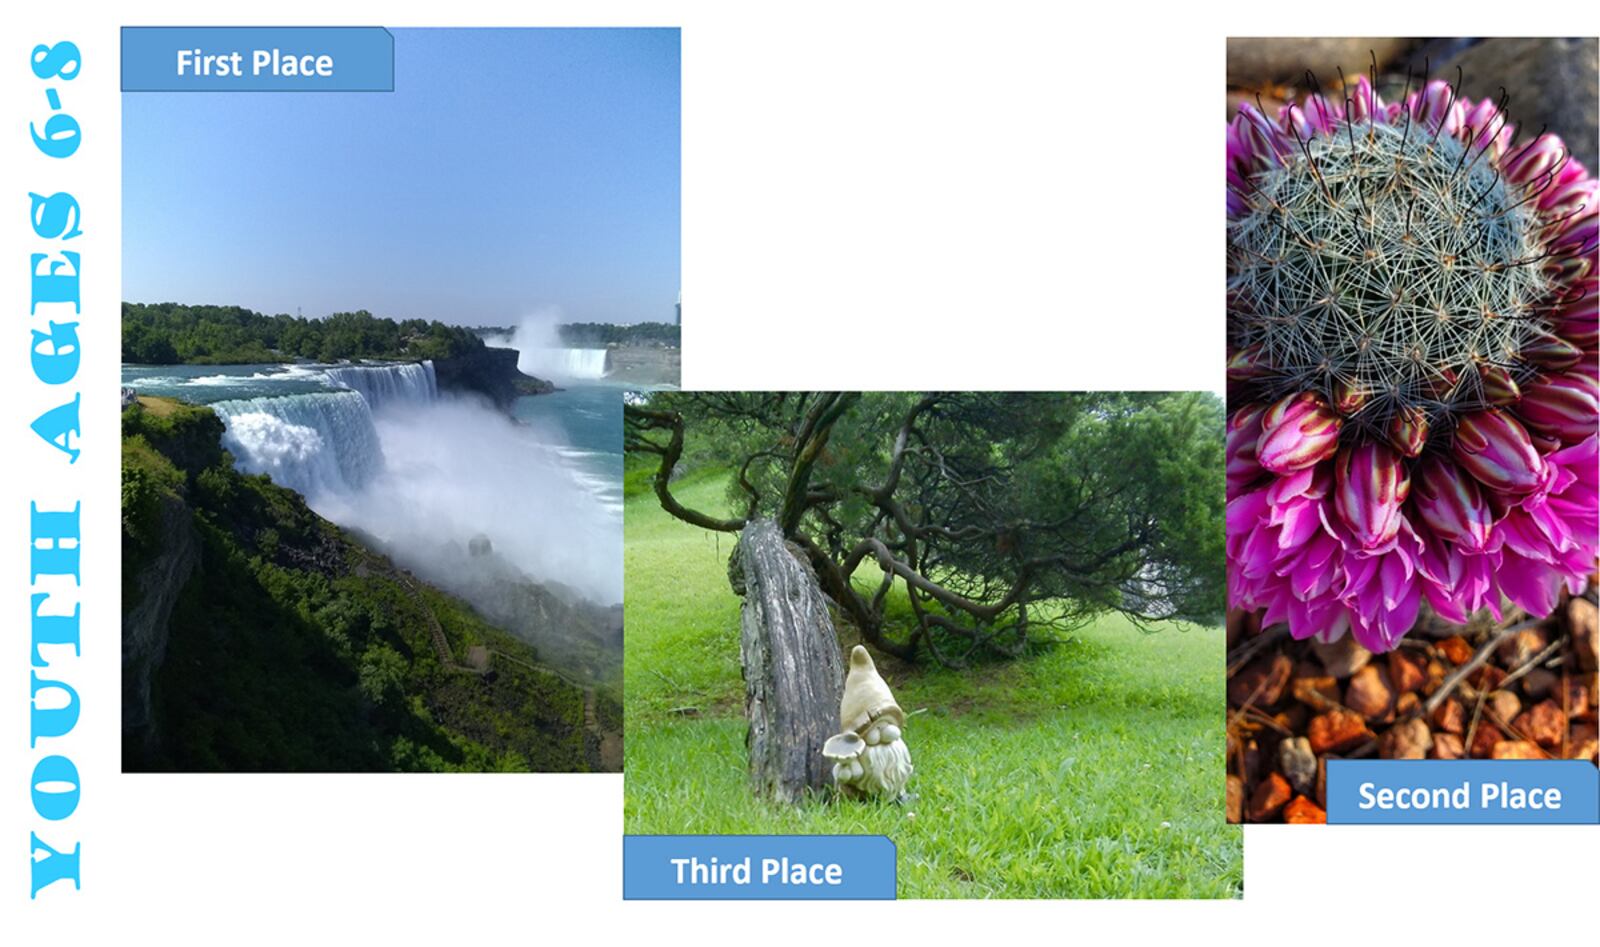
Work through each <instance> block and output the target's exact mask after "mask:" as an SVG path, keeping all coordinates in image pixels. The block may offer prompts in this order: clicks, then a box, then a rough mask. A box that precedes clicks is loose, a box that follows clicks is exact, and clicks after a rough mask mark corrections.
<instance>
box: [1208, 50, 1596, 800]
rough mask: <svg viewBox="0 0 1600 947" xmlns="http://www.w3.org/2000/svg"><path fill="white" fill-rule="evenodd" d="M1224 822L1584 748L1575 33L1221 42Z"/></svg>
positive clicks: (1589, 719) (1590, 88) (1591, 183)
mask: <svg viewBox="0 0 1600 947" xmlns="http://www.w3.org/2000/svg"><path fill="white" fill-rule="evenodd" d="M1228 63H1229V67H1228V68H1229V76H1228V84H1229V99H1228V102H1229V121H1228V126H1227V136H1226V139H1227V240H1228V253H1227V267H1228V270H1227V307H1228V309H1227V312H1228V330H1227V331H1228V367H1227V377H1228V422H1227V447H1226V454H1227V562H1228V600H1229V606H1230V608H1231V609H1232V610H1233V611H1232V614H1231V616H1230V622H1229V632H1230V647H1231V649H1232V650H1231V651H1230V656H1229V662H1228V670H1229V675H1230V683H1229V700H1230V714H1229V731H1228V732H1229V767H1230V778H1229V815H1230V817H1231V818H1232V819H1233V820H1235V821H1238V820H1240V819H1246V820H1249V821H1278V820H1284V821H1301V822H1316V821H1321V819H1322V809H1323V805H1324V801H1323V799H1322V796H1321V792H1322V789H1321V785H1322V776H1321V773H1322V770H1323V767H1322V764H1323V762H1324V761H1325V760H1326V758H1327V757H1328V756H1329V755H1343V756H1352V757H1353V756H1371V755H1377V756H1382V757H1395V758H1422V757H1424V756H1428V757H1432V758H1438V759H1453V758H1460V757H1468V756H1471V757H1492V758H1539V759H1544V758H1586V759H1590V760H1593V759H1594V758H1595V755H1596V749H1595V748H1596V741H1595V709H1594V698H1595V633H1594V625H1595V605H1594V591H1593V580H1594V577H1595V566H1596V555H1597V552H1600V511H1597V496H1600V494H1597V490H1600V475H1597V457H1600V446H1597V445H1600V437H1597V430H1596V428H1597V405H1600V381H1597V366H1596V351H1597V330H1596V297H1597V291H1596V290H1597V278H1600V277H1597V273H1596V253H1597V240H1600V236H1597V221H1600V200H1597V197H1600V183H1597V182H1596V179H1595V175H1594V171H1593V169H1594V167H1595V164H1594V161H1595V155H1594V148H1595V135H1596V133H1595V111H1596V91H1595V82H1596V45H1595V41H1594V40H1592V39H1590V40H1538V39H1489V40H1471V39H1453V40H1405V39H1367V38H1360V39H1348V40H1311V39H1307V40H1300V39H1261V38H1250V39H1233V40H1230V41H1229V55H1228Z"/></svg>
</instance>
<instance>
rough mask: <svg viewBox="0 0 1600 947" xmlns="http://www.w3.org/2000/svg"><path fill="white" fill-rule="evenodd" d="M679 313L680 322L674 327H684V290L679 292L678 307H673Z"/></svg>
mask: <svg viewBox="0 0 1600 947" xmlns="http://www.w3.org/2000/svg"><path fill="white" fill-rule="evenodd" d="M673 308H674V309H676V310H677V311H678V321H677V322H676V323H674V325H679V326H681V325H683V290H681V289H680V290H678V305H676V306H674V307H673Z"/></svg>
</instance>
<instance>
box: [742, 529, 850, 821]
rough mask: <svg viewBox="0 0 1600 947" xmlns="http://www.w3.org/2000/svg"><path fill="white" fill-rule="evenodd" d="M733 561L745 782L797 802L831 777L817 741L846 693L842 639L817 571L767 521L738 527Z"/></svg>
mask: <svg viewBox="0 0 1600 947" xmlns="http://www.w3.org/2000/svg"><path fill="white" fill-rule="evenodd" d="M729 566H730V569H729V572H730V575H729V578H730V579H731V580H732V582H733V586H734V590H735V591H737V592H739V593H740V594H741V595H743V596H744V607H743V608H742V609H741V610H740V638H739V660H740V663H741V665H742V667H743V672H744V709H745V717H746V719H748V720H749V722H750V729H749V731H748V733H746V735H745V748H746V749H747V750H748V751H749V754H750V786H751V788H752V789H753V790H754V791H755V793H756V794H757V795H758V796H766V797H771V798H773V799H777V800H779V801H782V802H795V801H797V800H798V799H800V797H801V796H802V795H803V794H804V793H805V791H806V790H807V789H823V788H824V787H826V786H827V784H828V777H829V767H828V765H827V760H826V758H824V757H823V755H822V744H823V743H825V742H826V741H827V739H828V737H830V736H833V734H834V733H836V732H837V731H838V729H839V698H840V696H841V694H842V693H843V690H844V668H843V661H842V660H841V658H840V656H839V636H838V634H837V632H835V631H834V627H833V622H832V620H831V619H830V618H829V616H828V602H827V599H826V598H824V597H823V595H822V590H821V589H820V588H819V587H818V585H817V578H816V576H815V575H814V574H813V573H812V572H811V568H810V566H809V565H808V564H807V563H806V561H805V559H804V557H803V556H802V555H800V554H798V553H797V552H795V551H793V550H791V548H790V546H789V544H788V543H787V542H785V541H784V538H783V534H782V533H781V532H780V531H779V529H778V524H777V523H776V522H774V521H773V520H770V519H762V520H756V521H754V522H752V523H750V525H748V526H746V527H745V528H744V530H743V532H741V533H740V535H739V545H738V548H737V549H736V550H734V555H733V561H732V562H731V563H730V564H729Z"/></svg>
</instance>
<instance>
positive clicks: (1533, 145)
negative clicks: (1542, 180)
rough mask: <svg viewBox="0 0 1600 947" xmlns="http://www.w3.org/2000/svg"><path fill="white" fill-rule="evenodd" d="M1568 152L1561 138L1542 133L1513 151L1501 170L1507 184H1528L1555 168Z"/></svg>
mask: <svg viewBox="0 0 1600 947" xmlns="http://www.w3.org/2000/svg"><path fill="white" fill-rule="evenodd" d="M1566 153H1567V148H1566V146H1565V145H1563V144H1562V143H1561V139H1560V138H1558V137H1556V136H1555V135H1540V136H1539V137H1538V138H1536V139H1534V140H1533V141H1532V142H1530V143H1528V144H1525V145H1522V146H1520V147H1518V148H1517V149H1516V150H1515V151H1513V152H1512V153H1511V159H1510V160H1509V161H1507V162H1506V163H1505V165H1504V166H1503V167H1502V168H1501V169H1500V170H1501V171H1502V173H1503V174H1504V176H1505V179H1506V183H1507V184H1527V183H1528V182H1530V181H1535V180H1537V179H1538V178H1539V177H1540V176H1541V175H1544V174H1546V173H1548V172H1550V171H1552V170H1554V169H1555V167H1556V165H1558V164H1560V163H1561V159H1562V157H1563V156H1564V155H1565V154H1566Z"/></svg>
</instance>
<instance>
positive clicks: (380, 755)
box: [123, 398, 595, 772]
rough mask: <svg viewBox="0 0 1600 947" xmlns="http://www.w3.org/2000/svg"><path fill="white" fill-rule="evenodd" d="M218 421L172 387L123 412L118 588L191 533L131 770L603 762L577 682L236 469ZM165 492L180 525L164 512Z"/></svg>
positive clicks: (155, 567)
mask: <svg viewBox="0 0 1600 947" xmlns="http://www.w3.org/2000/svg"><path fill="white" fill-rule="evenodd" d="M221 431H222V427H221V423H220V421H218V420H217V418H216V416H215V415H214V413H213V412H212V411H211V410H210V409H208V408H199V407H193V406H187V405H183V404H180V403H178V402H173V401H168V400H164V399H154V398H147V399H142V401H141V402H140V403H139V404H136V405H134V406H132V407H130V408H128V409H127V410H126V411H125V412H124V415H123V471H124V474H123V475H124V481H123V499H124V508H123V549H124V561H123V575H124V577H125V588H124V595H125V596H128V594H129V590H130V588H131V589H135V590H136V589H137V588H138V585H139V582H140V579H141V577H148V578H149V579H150V580H152V581H160V580H161V575H162V574H161V569H162V568H163V567H164V565H165V563H164V561H163V555H164V554H165V553H166V552H167V551H168V550H169V549H172V548H175V547H176V545H177V542H178V537H177V536H176V535H175V533H174V530H175V529H177V528H179V525H177V524H182V527H183V528H191V527H192V528H193V530H194V531H195V533H196V534H197V535H198V547H199V563H198V565H197V566H196V568H195V570H194V574H193V575H192V576H191V577H190V578H189V580H188V581H187V582H186V583H185V584H184V585H183V586H182V587H181V590H179V591H178V592H177V603H176V605H175V607H174V608H173V612H172V615H171V616H170V619H169V620H168V624H167V633H168V639H167V648H166V656H165V660H164V661H163V662H162V664H161V665H160V667H159V668H158V669H157V670H156V671H155V674H154V677H153V687H152V693H153V703H154V707H153V717H154V721H155V723H154V730H155V733H156V734H157V739H156V740H154V741H153V742H147V741H145V740H143V739H130V738H128V737H127V736H126V735H125V738H124V741H123V745H124V766H125V768H127V769H129V770H168V771H390V770H392V771H429V772H438V771H471V772H484V771H508V770H516V771H525V772H526V771H582V770H587V769H590V768H592V766H593V765H595V757H594V754H593V753H591V751H590V745H589V744H590V742H591V741H590V738H589V735H588V734H587V732H586V730H585V713H584V712H585V700H586V692H585V691H584V689H583V688H581V687H579V686H577V685H575V684H573V683H570V682H568V681H566V680H565V679H563V678H561V677H559V676H558V675H556V674H554V673H553V672H550V671H548V670H546V669H544V668H543V667H541V666H540V665H539V664H538V662H537V658H536V656H535V655H534V653H533V650H532V649H531V648H529V647H528V646H526V645H524V644H523V643H522V642H520V641H519V640H518V639H516V638H515V637H513V636H511V635H510V634H507V633H506V632H503V631H501V630H499V629H498V628H495V627H493V626H492V625H490V624H488V623H487V622H485V621H484V620H483V619H482V618H481V617H479V616H478V615H477V613H475V612H474V611H473V610H472V609H471V608H469V607H468V606H466V605H465V604H463V603H461V602H460V601H458V600H456V599H454V598H452V597H450V596H448V595H446V594H444V593H442V592H439V591H438V590H436V589H433V588H431V587H429V586H426V585H424V584H422V583H420V582H418V581H417V580H416V579H414V578H411V577H409V576H406V575H405V574H403V573H401V572H400V571H399V570H397V569H395V567H394V566H393V565H392V564H391V563H389V562H388V560H386V559H385V558H383V557H382V556H380V555H378V554H376V553H374V552H372V551H371V550H369V549H366V548H365V547H363V546H361V545H360V544H358V543H357V542H355V541H354V540H353V539H352V538H351V537H349V536H348V535H346V534H345V533H344V532H342V531H341V530H340V529H338V528H337V527H336V526H334V525H333V524H331V523H329V522H327V521H326V520H323V519H321V518H320V517H318V516H317V515H316V514H315V513H313V512H312V511H311V510H310V509H309V508H307V507H306V505H305V503H304V502H303V501H302V500H301V498H300V497H299V496H298V495H297V494H295V493H294V492H293V491H290V490H286V489H284V488H282V487H279V486H277V485H275V484H273V483H272V481H271V480H270V479H268V478H267V477H265V476H246V475H244V474H241V473H239V472H238V471H236V470H235V469H234V468H233V464H232V459H231V457H230V456H229V455H228V454H227V453H226V452H224V451H223V450H221V448H220V445H219V441H218V438H219V437H220V435H221ZM162 504H167V505H169V506H171V507H172V508H173V513H172V517H171V518H172V520H173V523H174V524H175V525H173V526H170V527H168V526H166V525H165V523H164V520H163V518H162V515H161V505H162ZM125 601H126V603H127V604H131V603H132V602H133V601H134V599H133V598H132V597H128V598H126V600H125ZM125 607H126V606H125ZM430 618H431V619H432V621H436V622H437V623H438V626H439V628H440V629H441V631H442V632H443V634H444V637H445V640H446V642H447V643H448V644H449V646H450V648H451V651H452V653H453V654H452V656H453V659H454V660H453V661H452V662H451V664H450V665H449V666H446V665H444V664H442V663H441V662H440V660H439V656H438V654H437V652H436V651H435V650H434V645H433V639H432V630H431V628H432V625H431V622H430ZM474 645H481V646H483V647H486V648H488V649H489V650H490V651H491V653H492V654H493V661H492V665H491V667H492V671H491V673H490V674H488V675H480V674H477V673H473V672H472V671H469V670H465V669H463V668H461V667H459V663H460V662H461V661H462V660H463V659H464V657H465V655H466V653H467V649H468V648H470V647H472V646H474Z"/></svg>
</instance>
